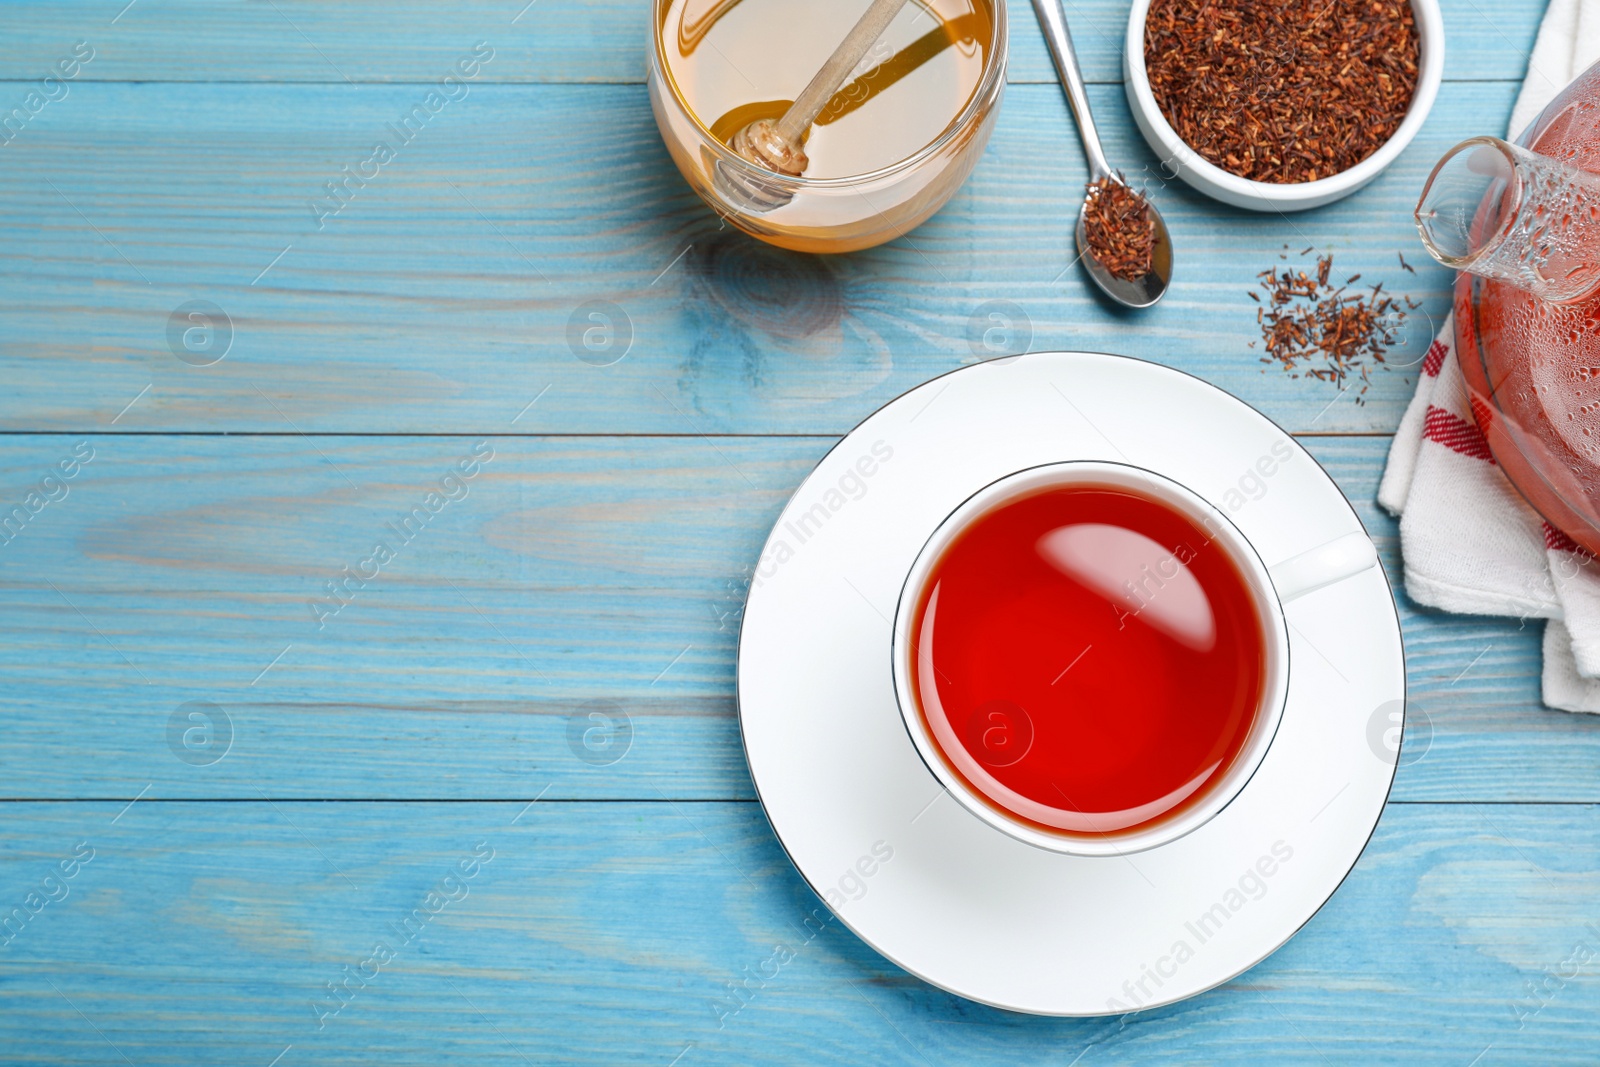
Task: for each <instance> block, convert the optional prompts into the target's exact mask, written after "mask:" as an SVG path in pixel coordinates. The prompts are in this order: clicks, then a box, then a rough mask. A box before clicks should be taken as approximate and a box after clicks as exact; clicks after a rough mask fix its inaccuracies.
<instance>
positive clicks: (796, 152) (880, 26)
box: [732, 0, 906, 178]
mask: <svg viewBox="0 0 1600 1067" xmlns="http://www.w3.org/2000/svg"><path fill="white" fill-rule="evenodd" d="M905 5H906V0H872V6H871V7H869V8H867V11H866V14H864V15H862V16H861V20H860V21H859V22H857V23H856V24H855V28H854V29H852V30H851V31H850V33H849V35H848V36H847V37H845V39H844V40H843V41H841V42H839V47H838V48H835V49H834V50H833V55H831V56H829V57H828V61H827V62H826V63H824V64H823V65H822V69H821V70H819V71H817V73H816V76H815V77H813V78H812V79H811V82H810V84H808V85H807V86H806V87H805V89H804V90H802V91H801V93H800V95H799V96H798V97H796V98H795V102H794V103H792V104H790V105H789V110H788V111H785V112H784V113H783V117H782V118H780V119H778V120H777V121H776V122H774V121H773V120H772V119H757V120H756V121H755V122H752V123H751V124H750V125H748V126H746V127H745V128H744V129H742V130H740V131H739V132H738V133H736V134H734V135H733V141H732V148H733V150H734V151H735V152H737V153H739V155H741V156H743V157H744V158H745V159H747V160H749V161H750V162H752V163H754V164H756V165H757V166H761V167H765V168H767V169H768V170H771V171H776V172H777V173H779V174H783V175H787V176H788V177H791V178H798V177H800V175H802V174H804V173H805V171H806V167H807V166H809V165H810V163H811V160H810V159H808V158H807V157H806V152H805V149H804V148H802V147H801V146H800V144H801V140H802V139H803V138H804V136H805V133H806V131H807V130H809V129H810V128H811V124H812V123H813V122H815V121H816V119H817V116H818V115H820V114H821V113H822V109H823V108H824V107H826V106H827V104H828V101H829V100H831V99H833V94H834V93H836V92H838V91H839V86H841V85H843V84H844V80H845V78H847V77H849V75H850V72H851V71H852V70H854V69H855V67H856V64H857V63H859V62H861V57H862V56H864V55H866V54H867V49H869V48H871V47H872V44H873V42H874V41H876V40H877V39H878V38H879V37H882V36H883V31H884V30H886V29H888V28H889V23H891V22H893V21H894V17H895V15H897V14H899V13H900V9H901V8H902V7H905Z"/></svg>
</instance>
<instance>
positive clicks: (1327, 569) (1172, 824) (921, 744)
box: [891, 461, 1377, 856]
mask: <svg viewBox="0 0 1600 1067" xmlns="http://www.w3.org/2000/svg"><path fill="white" fill-rule="evenodd" d="M1069 486H1084V487H1088V486H1093V487H1100V488H1112V489H1117V488H1122V489H1127V490H1129V491H1131V492H1132V493H1134V494H1135V495H1138V496H1142V497H1145V498H1147V499H1154V500H1156V501H1159V502H1160V503H1163V504H1165V505H1167V506H1168V507H1171V508H1173V509H1174V510H1176V511H1178V512H1179V513H1181V514H1183V515H1185V516H1187V517H1188V518H1189V519H1190V521H1192V522H1193V523H1194V524H1195V525H1196V526H1198V527H1199V528H1200V529H1203V530H1205V531H1207V533H1208V534H1209V535H1210V543H1212V544H1215V545H1219V546H1220V547H1221V548H1222V550H1223V551H1224V552H1226V553H1227V554H1228V557H1229V558H1230V559H1231V560H1232V561H1233V563H1234V564H1235V566H1236V567H1237V568H1238V570H1239V573H1240V574H1241V575H1242V576H1243V577H1244V579H1245V584H1246V586H1247V587H1248V589H1249V591H1250V595H1251V598H1252V600H1253V601H1254V604H1255V609H1256V615H1257V618H1258V619H1259V620H1260V622H1261V627H1262V631H1263V633H1262V638H1263V647H1264V648H1265V651H1266V660H1267V663H1266V669H1265V672H1264V677H1263V684H1262V689H1261V698H1260V704H1259V706H1258V707H1257V709H1256V716H1255V721H1254V724H1253V725H1252V727H1251V731H1250V735H1249V737H1248V738H1247V739H1246V741H1245V744H1244V746H1243V748H1242V749H1241V750H1240V751H1239V753H1238V755H1237V756H1236V757H1235V759H1234V761H1233V765H1232V766H1231V767H1229V768H1228V769H1227V770H1226V771H1225V772H1224V774H1223V776H1222V777H1221V778H1220V779H1219V780H1217V781H1214V782H1212V783H1210V784H1209V786H1208V787H1207V788H1206V789H1205V792H1204V793H1203V794H1202V796H1201V797H1200V799H1199V800H1198V801H1195V802H1189V806H1188V807H1186V808H1181V809H1180V810H1179V811H1178V813H1177V814H1175V815H1173V816H1171V817H1169V818H1165V819H1157V820H1156V821H1154V822H1151V823H1149V824H1147V825H1144V826H1138V827H1135V828H1134V829H1132V830H1129V831H1125V832H1120V833H1106V834H1096V833H1093V832H1090V831H1089V829H1088V828H1089V827H1091V826H1092V825H1093V818H1094V817H1093V816H1092V815H1077V814H1076V813H1064V812H1061V811H1060V810H1059V809H1054V808H1045V807H1044V806H1043V805H1039V804H1038V803H1037V802H1035V801H1031V800H1029V799H1028V798H1027V797H1024V796H1021V795H1020V794H1017V793H1014V792H1012V791H1011V790H1009V789H1008V788H1007V787H1006V786H1005V785H1003V784H1002V783H1001V782H1000V781H999V780H998V779H996V778H995V777H994V776H993V775H992V774H991V773H990V771H989V769H988V768H987V767H985V766H984V765H983V764H982V763H981V762H979V761H978V760H977V759H976V758H975V757H973V756H972V755H971V754H970V753H968V752H967V750H966V748H965V747H964V746H963V745H962V743H961V741H960V739H959V738H957V737H956V735H955V732H954V730H952V729H950V728H949V726H948V724H946V723H943V722H941V723H940V724H939V725H938V726H937V727H930V726H929V721H928V719H927V718H925V717H924V716H923V714H922V712H921V710H920V709H919V708H918V707H917V706H916V697H915V696H914V694H915V692H916V690H915V688H914V686H913V685H912V678H913V676H914V674H915V659H914V657H915V656H917V655H918V654H921V653H922V650H918V649H913V648H912V647H911V644H912V642H911V628H912V626H913V624H914V622H915V615H916V610H917V605H918V604H919V603H920V602H921V598H922V593H923V590H924V588H925V586H926V585H927V581H928V577H929V575H930V574H931V573H932V571H933V569H934V567H935V566H936V565H937V564H938V562H939V561H940V559H941V558H942V557H943V555H944V553H945V550H946V549H947V548H948V547H949V546H950V545H951V543H952V542H953V541H954V540H955V539H956V537H957V536H958V535H960V534H961V533H962V532H963V531H965V530H966V529H967V528H968V527H969V526H970V525H971V524H972V522H973V521H974V520H975V519H977V518H979V517H980V516H982V515H985V514H988V513H989V512H991V511H993V510H995V509H996V508H999V507H1001V506H1002V505H1004V504H1007V503H1009V502H1011V501H1013V500H1016V499H1018V498H1020V497H1024V496H1028V495H1031V494H1033V493H1036V492H1039V491H1041V490H1045V489H1051V488H1061V487H1069ZM1376 563H1377V552H1376V551H1375V550H1374V548H1373V547H1372V542H1371V541H1370V540H1368V538H1367V537H1366V536H1365V535H1364V534H1359V533H1358V534H1349V535H1346V536H1344V537H1340V538H1337V539H1336V540H1334V541H1330V542H1329V543H1327V544H1325V545H1322V546H1319V547H1318V548H1316V549H1313V550H1312V551H1310V552H1305V553H1302V554H1300V555H1297V556H1295V557H1293V558H1292V559H1289V560H1285V561H1284V562H1283V563H1281V564H1279V565H1278V566H1275V567H1272V568H1271V569H1270V570H1269V568H1267V567H1266V566H1265V565H1264V564H1263V563H1262V562H1261V558H1260V557H1259V556H1258V555H1257V554H1256V551H1255V549H1254V548H1253V547H1252V546H1251V544H1250V542H1249V541H1248V540H1247V539H1246V538H1245V536H1244V534H1242V533H1240V532H1239V529H1238V527H1236V526H1234V525H1233V523H1232V522H1230V521H1229V520H1228V518H1227V516H1225V515H1223V513H1222V512H1221V511H1219V510H1218V509H1217V508H1215V507H1213V506H1212V505H1211V504H1209V503H1208V502H1206V501H1205V500H1203V499H1202V498H1201V497H1199V496H1198V495H1196V494H1195V493H1193V492H1192V491H1190V490H1189V489H1186V488H1184V487H1183V486H1181V485H1179V484H1178V483H1177V482H1174V481H1172V480H1171V479H1170V478H1166V477H1163V476H1162V475H1159V474H1156V473H1155V472H1153V471H1148V470H1145V469H1144V468H1142V467H1135V466H1131V465H1128V464H1122V463H1104V462H1098V461H1072V462H1065V463H1051V464H1046V465H1044V466H1039V467H1030V468H1028V469H1026V470H1022V471H1017V472H1016V473H1014V474H1010V475H1007V476H1006V477H1004V478H1001V479H999V480H998V481H995V482H991V483H990V484H989V485H986V486H984V487H983V488H982V489H980V490H978V491H977V492H976V493H974V494H973V495H972V496H970V497H968V498H967V499H966V500H965V501H963V502H962V503H961V504H960V506H958V507H957V508H956V509H955V510H954V511H952V512H951V513H950V514H949V516H947V517H946V518H945V520H944V521H943V522H942V523H940V524H939V526H938V528H937V529H935V530H934V532H933V535H932V536H931V537H929V538H928V541H927V543H926V544H925V545H924V546H923V548H922V551H921V552H920V553H918V555H917V558H916V562H915V563H913V564H912V566H911V571H910V573H909V574H908V575H907V576H906V580H905V584H904V586H903V587H902V588H901V592H900V601H899V605H898V606H897V608H896V610H895V619H894V641H893V645H892V652H891V654H892V656H893V671H894V687H895V699H896V701H897V702H898V704H899V706H900V717H901V719H902V720H903V721H904V723H905V727H906V731H907V733H909V734H910V736H911V742H912V744H913V745H915V746H916V749H917V753H918V754H919V755H920V756H921V757H922V761H923V762H924V763H925V764H927V767H928V769H929V770H930V771H931V772H932V773H933V775H934V777H935V778H937V779H938V780H939V782H940V784H941V785H943V786H944V788H945V790H946V791H948V792H949V793H950V795H951V796H953V797H954V798H955V799H956V800H957V801H958V802H959V803H960V804H961V805H962V806H963V807H965V808H966V809H967V810H968V811H970V812H971V813H972V814H973V815H975V816H977V817H978V818H979V819H981V820H983V821H984V822H986V823H988V824H989V825H990V826H992V827H994V828H995V829H997V830H999V831H1001V832H1003V833H1006V834H1009V835H1010V836H1012V837H1014V838H1016V839H1018V840H1019V841H1024V842H1026V843H1028V844H1030V845H1034V846H1037V847H1039V848H1043V849H1048V850H1050V851H1052V852H1062V853H1067V854H1070V855H1077V856H1112V855H1124V854H1127V853H1130V852H1141V851H1143V850H1145V849H1150V848H1155V847H1156V846H1157V845H1162V844H1166V843H1167V842H1169V841H1174V840H1176V839H1178V838H1180V837H1182V836H1183V835H1185V834H1187V833H1190V832H1192V831H1194V830H1196V829H1198V828H1199V827H1201V826H1203V825H1205V823H1207V822H1208V821H1210V820H1211V819H1212V818H1213V817H1215V816H1216V815H1217V813H1218V812H1220V811H1222V810H1223V809H1224V808H1226V807H1227V806H1228V804H1229V803H1231V802H1232V801H1233V799H1234V798H1235V797H1236V796H1238V795H1239V793H1240V791H1241V790H1242V789H1244V787H1245V784H1246V783H1247V782H1249V780H1250V777H1251V776H1252V775H1253V774H1255V771H1256V768H1257V767H1259V766H1260V765H1261V761H1262V760H1263V759H1264V758H1265V757H1266V754H1267V750H1268V748H1269V747H1270V746H1271V744H1272V739H1273V737H1274V735H1275V734H1276V733H1277V729H1278V722H1279V720H1280V719H1281V718H1282V717H1283V708H1284V703H1285V700H1286V698H1287V696H1288V691H1289V635H1288V628H1287V624H1286V622H1285V620H1284V614H1283V606H1282V605H1283V603H1284V602H1285V601H1289V600H1293V599H1294V598H1295V597H1297V596H1302V595H1304V594H1305V593H1309V592H1311V591H1312V590H1315V589H1320V588H1322V587H1323V586H1326V585H1331V584H1333V583H1334V582H1338V581H1342V580H1343V579H1345V578H1348V577H1351V576H1353V575H1355V574H1359V573H1360V572H1362V571H1364V570H1366V569H1367V568H1369V567H1371V566H1373V565H1375V564H1376ZM931 729H938V730H939V731H940V733H939V739H938V740H937V741H936V740H935V738H934V736H933V735H932V733H931V732H930V730H931ZM946 734H948V736H945V735H946ZM952 760H955V761H959V763H960V770H959V772H958V770H957V768H956V767H955V766H953V765H952V762H951V761H952ZM963 775H964V776H965V777H963ZM968 781H972V782H975V783H980V784H981V785H982V787H983V789H984V790H985V791H986V792H987V793H988V794H989V796H992V797H997V798H1005V805H1006V807H1007V808H1010V809H1011V810H1012V811H1021V812H1027V813H1029V814H1030V815H1032V816H1033V818H1032V819H1031V820H1024V819H1021V818H1018V817H1016V816H1015V815H1013V814H1011V812H1010V811H1007V810H1005V808H1002V807H1001V806H1000V804H999V802H998V801H995V800H990V799H989V798H988V797H986V796H984V795H982V794H980V793H978V792H977V791H976V790H975V789H974V788H973V787H971V786H969V785H968V784H967V782H968ZM1040 816H1044V817H1040ZM1072 819H1077V820H1082V824H1083V828H1082V829H1076V830H1075V829H1071V828H1067V827H1065V826H1063V827H1062V828H1061V829H1056V830H1050V829H1043V828H1041V826H1040V825H1037V824H1039V823H1043V824H1045V825H1052V824H1057V825H1059V824H1061V823H1062V822H1066V821H1071V820H1072Z"/></svg>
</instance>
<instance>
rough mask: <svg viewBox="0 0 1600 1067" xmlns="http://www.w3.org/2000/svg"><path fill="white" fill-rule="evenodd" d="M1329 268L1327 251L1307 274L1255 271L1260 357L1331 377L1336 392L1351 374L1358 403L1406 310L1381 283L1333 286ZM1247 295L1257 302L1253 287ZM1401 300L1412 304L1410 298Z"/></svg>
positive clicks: (1312, 375) (1303, 372) (1297, 370)
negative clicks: (1259, 294) (1357, 389)
mask: <svg viewBox="0 0 1600 1067" xmlns="http://www.w3.org/2000/svg"><path fill="white" fill-rule="evenodd" d="M1307 251H1310V250H1309V249H1308V250H1307ZM1302 254H1303V253H1302ZM1332 271H1333V256H1331V255H1326V256H1321V257H1319V258H1318V259H1317V265H1316V269H1315V271H1314V272H1313V273H1309V274H1308V273H1307V272H1306V271H1305V270H1296V269H1295V268H1294V267H1292V266H1291V267H1283V268H1281V269H1280V268H1276V267H1274V268H1271V269H1268V270H1264V271H1262V272H1261V273H1260V274H1259V275H1257V277H1258V278H1260V279H1261V288H1262V289H1263V290H1264V291H1265V297H1264V306H1263V307H1261V308H1260V309H1258V310H1257V311H1256V321H1257V322H1259V323H1260V324H1261V340H1262V344H1263V347H1265V348H1266V350H1267V354H1266V355H1265V356H1263V357H1261V362H1263V363H1277V364H1279V365H1280V366H1282V367H1283V368H1284V369H1285V370H1288V371H1291V372H1293V373H1292V377H1295V378H1298V377H1301V376H1302V375H1304V376H1305V377H1308V378H1317V379H1319V380H1321V381H1325V382H1333V383H1335V384H1336V385H1338V386H1339V388H1340V390H1341V391H1342V390H1344V389H1346V388H1349V386H1348V385H1346V382H1347V381H1348V380H1349V379H1350V378H1351V377H1352V376H1354V377H1358V378H1360V379H1361V391H1360V392H1359V393H1357V394H1356V396H1357V403H1360V402H1361V401H1360V396H1361V394H1362V393H1365V392H1366V391H1367V386H1368V384H1369V383H1370V382H1371V377H1370V376H1371V373H1372V368H1373V367H1375V366H1377V365H1378V364H1381V363H1383V362H1384V354H1385V353H1386V352H1387V351H1388V350H1389V347H1390V346H1391V345H1393V344H1394V343H1395V341H1396V340H1397V339H1398V337H1399V333H1400V327H1401V325H1402V324H1403V323H1404V322H1405V318H1406V309H1405V308H1403V307H1401V305H1400V304H1399V303H1398V302H1397V301H1396V300H1395V299H1394V298H1393V297H1389V296H1385V295H1384V293H1383V283H1382V282H1379V283H1378V284H1376V285H1373V286H1369V287H1366V288H1363V289H1360V290H1356V291H1351V290H1350V289H1349V288H1348V284H1349V283H1346V284H1345V285H1341V286H1339V287H1337V288H1334V287H1333V286H1332V285H1330V284H1329V282H1328V277H1329V275H1330V274H1331V273H1332ZM1356 277H1358V278H1359V277H1360V275H1356ZM1249 295H1250V296H1251V298H1252V299H1255V300H1257V301H1258V302H1262V301H1263V298H1262V297H1257V296H1256V294H1255V293H1253V292H1252V293H1250V294H1249ZM1406 304H1407V305H1409V306H1410V307H1412V308H1413V309H1414V308H1415V307H1416V306H1417V305H1416V304H1414V303H1412V302H1411V301H1410V300H1407V301H1406ZM1251 347H1254V345H1253V344H1252V346H1251Z"/></svg>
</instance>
